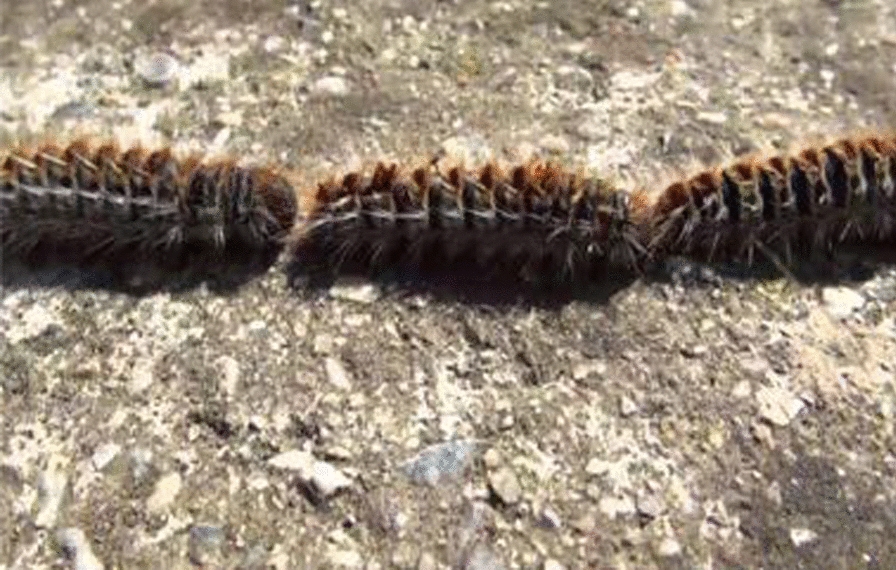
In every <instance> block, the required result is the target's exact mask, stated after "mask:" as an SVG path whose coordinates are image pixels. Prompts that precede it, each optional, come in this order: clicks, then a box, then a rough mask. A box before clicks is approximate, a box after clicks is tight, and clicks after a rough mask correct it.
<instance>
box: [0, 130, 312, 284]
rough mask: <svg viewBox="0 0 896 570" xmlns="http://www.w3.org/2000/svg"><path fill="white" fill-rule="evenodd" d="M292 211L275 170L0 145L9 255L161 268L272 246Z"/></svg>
mask: <svg viewBox="0 0 896 570" xmlns="http://www.w3.org/2000/svg"><path fill="white" fill-rule="evenodd" d="M296 211H297V200H296V195H295V191H294V189H293V187H292V185H291V184H290V183H289V182H288V180H287V179H286V178H285V177H283V176H281V175H280V174H278V173H277V172H276V171H275V170H274V169H273V168H263V167H242V166H237V165H236V164H235V163H234V161H232V160H225V159H221V160H217V161H214V160H213V161H204V160H203V159H202V158H201V157H199V156H195V155H194V156H187V157H185V158H182V159H179V158H177V157H176V156H175V155H174V153H173V152H172V150H171V149H169V148H161V149H157V150H147V149H144V148H142V147H140V146H133V147H131V148H127V149H121V148H119V146H118V145H117V144H115V143H112V142H103V143H99V144H91V143H90V142H89V141H88V140H86V139H78V140H74V141H72V142H71V143H69V144H67V145H65V146H60V145H58V144H54V143H46V144H42V145H39V146H37V147H36V148H33V149H28V148H25V147H24V146H16V147H13V148H11V149H9V150H7V151H3V152H0V251H2V254H3V257H4V258H5V259H18V260H23V261H25V262H28V263H35V262H37V263H47V262H61V263H66V264H75V265H109V264H116V263H132V262H141V261H151V262H158V263H159V264H161V265H163V266H177V265H182V264H184V263H197V259H200V260H202V259H204V260H212V259H214V260H216V261H229V260H235V259H251V258H253V257H256V256H258V255H262V254H264V253H265V252H268V251H270V250H271V249H272V248H276V247H278V245H279V242H280V240H281V238H282V237H283V236H285V234H286V233H287V232H288V230H289V229H290V228H291V227H292V225H293V223H294V218H295V215H296ZM191 256H192V257H191ZM187 258H191V259H192V261H188V260H187Z"/></svg>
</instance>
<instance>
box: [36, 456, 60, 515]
mask: <svg viewBox="0 0 896 570" xmlns="http://www.w3.org/2000/svg"><path fill="white" fill-rule="evenodd" d="M67 484H68V477H66V475H65V473H63V472H62V471H61V470H59V469H58V468H57V467H56V466H55V465H54V466H51V467H49V468H47V470H45V471H43V472H41V474H40V476H38V479H37V504H38V511H37V515H36V516H35V517H34V526H36V527H37V528H52V527H53V526H54V525H55V524H56V519H57V517H58V516H59V507H60V506H61V505H62V499H63V497H64V496H65V488H66V485H67Z"/></svg>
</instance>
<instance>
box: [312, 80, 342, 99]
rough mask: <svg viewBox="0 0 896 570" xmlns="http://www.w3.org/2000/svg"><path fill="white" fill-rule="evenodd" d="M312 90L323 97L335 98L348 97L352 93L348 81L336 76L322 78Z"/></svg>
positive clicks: (315, 83)
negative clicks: (330, 96)
mask: <svg viewBox="0 0 896 570" xmlns="http://www.w3.org/2000/svg"><path fill="white" fill-rule="evenodd" d="M311 90H312V91H314V92H315V93H318V94H321V95H332V96H334V97H343V96H345V95H348V93H349V91H350V89H349V85H348V81H346V79H345V78H344V77H339V76H336V75H327V76H324V77H321V78H320V79H318V80H317V81H315V82H314V85H312V87H311Z"/></svg>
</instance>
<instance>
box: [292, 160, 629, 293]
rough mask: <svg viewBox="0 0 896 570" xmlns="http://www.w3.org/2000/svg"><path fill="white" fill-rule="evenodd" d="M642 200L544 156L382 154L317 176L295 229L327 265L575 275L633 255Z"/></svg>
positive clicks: (308, 255)
mask: <svg viewBox="0 0 896 570" xmlns="http://www.w3.org/2000/svg"><path fill="white" fill-rule="evenodd" d="M643 206H644V201H643V199H642V197H641V196H640V195H637V196H635V197H634V198H633V197H632V195H630V194H628V193H625V192H621V191H618V190H616V189H613V188H611V187H610V186H609V185H608V184H607V183H606V182H604V181H602V180H598V179H593V178H585V177H581V176H578V175H576V174H573V173H571V172H569V171H567V170H564V169H563V168H561V167H559V166H557V165H553V164H545V163H532V164H528V165H524V166H516V167H513V168H510V169H507V170H504V169H502V168H500V167H498V166H497V165H495V164H493V163H490V164H487V165H485V166H484V167H482V168H479V169H477V170H475V171H466V170H464V169H463V168H462V167H459V166H455V167H447V168H445V167H437V166H435V165H428V166H424V167H420V168H417V169H415V170H413V171H411V172H404V171H402V170H401V169H400V168H399V167H398V166H397V165H395V164H384V163H380V164H378V165H377V166H376V167H375V168H374V169H373V172H371V173H367V174H364V173H357V172H355V173H351V174H348V175H346V176H343V177H342V178H341V179H338V180H331V181H328V182H324V183H322V184H319V185H318V187H317V189H316V190H315V191H314V199H313V200H312V204H311V207H310V208H309V211H308V212H307V213H306V215H305V216H304V219H303V220H302V221H301V223H300V224H299V226H298V227H297V230H296V234H295V240H294V253H295V260H296V264H297V265H298V266H299V267H304V268H308V269H310V270H313V271H320V270H323V271H329V272H332V273H364V274H369V273H378V272H381V271H384V270H394V269H399V270H405V271H408V272H410V273H412V274H417V275H419V274H429V273H435V274H441V275H448V274H450V273H452V272H454V271H466V272H471V273H475V274H477V275H479V276H481V277H485V278H491V277H498V276H505V277H510V278H512V279H522V280H524V281H569V280H579V279H582V278H586V277H588V276H590V275H592V274H593V273H594V272H595V271H599V270H601V269H602V268H606V267H608V266H615V267H617V268H623V267H628V268H631V267H633V266H636V265H637V264H638V261H639V259H640V257H641V254H642V249H641V244H640V242H638V240H637V232H636V228H635V224H636V220H637V217H638V215H639V214H640V210H642V209H643Z"/></svg>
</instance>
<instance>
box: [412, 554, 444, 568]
mask: <svg viewBox="0 0 896 570" xmlns="http://www.w3.org/2000/svg"><path fill="white" fill-rule="evenodd" d="M438 568H439V563H438V562H436V559H435V556H433V555H432V554H430V553H429V552H424V553H423V554H421V555H420V558H419V559H418V560H417V570H438Z"/></svg>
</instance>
